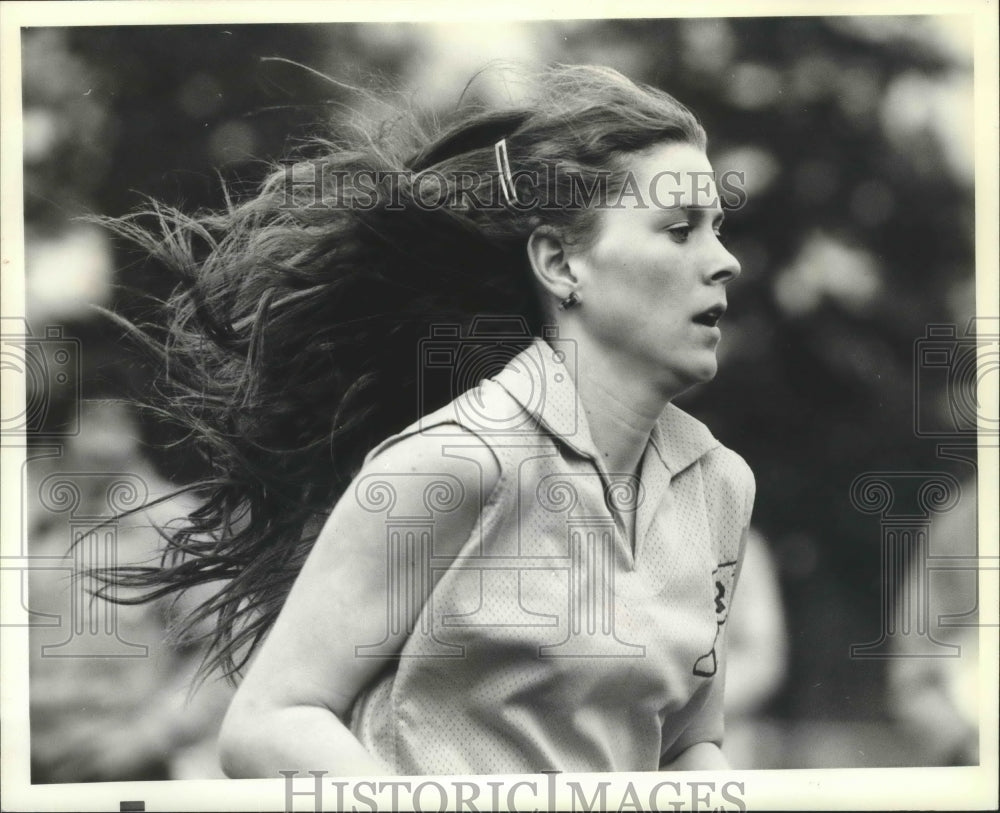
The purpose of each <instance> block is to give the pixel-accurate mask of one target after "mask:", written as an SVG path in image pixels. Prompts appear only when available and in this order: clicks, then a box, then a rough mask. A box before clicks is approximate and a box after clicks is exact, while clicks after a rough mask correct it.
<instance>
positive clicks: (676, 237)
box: [666, 223, 691, 243]
mask: <svg viewBox="0 0 1000 813" xmlns="http://www.w3.org/2000/svg"><path fill="white" fill-rule="evenodd" d="M666 231H667V234H669V235H670V238H671V239H672V240H673V241H674V242H675V243H686V242H687V239H688V237H690V236H691V226H690V225H689V224H688V223H678V224H676V225H674V226H671V227H670V228H669V229H667V230H666Z"/></svg>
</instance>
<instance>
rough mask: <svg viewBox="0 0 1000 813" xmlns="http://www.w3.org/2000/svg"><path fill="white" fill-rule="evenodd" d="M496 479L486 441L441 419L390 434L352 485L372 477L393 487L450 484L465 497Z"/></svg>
mask: <svg viewBox="0 0 1000 813" xmlns="http://www.w3.org/2000/svg"><path fill="white" fill-rule="evenodd" d="M499 479H500V464H499V462H498V460H497V456H496V454H495V452H494V451H493V450H492V449H491V447H490V445H489V444H488V443H487V442H486V440H484V439H483V438H481V437H480V436H479V435H478V434H476V433H475V432H472V431H470V430H469V429H467V428H466V427H463V426H461V425H460V424H457V423H441V424H435V425H432V426H428V427H424V428H415V429H413V430H411V431H404V432H402V433H400V434H398V435H394V436H392V437H391V438H389V439H387V440H386V441H385V442H383V443H381V444H379V446H377V447H376V448H375V449H374V450H373V451H372V452H371V453H370V454H369V455H368V457H367V459H366V461H365V465H364V466H363V467H362V469H361V471H360V472H359V474H358V476H357V477H356V478H355V484H356V488H358V487H361V486H363V485H368V484H370V483H372V482H373V481H378V482H384V483H387V484H390V485H391V486H392V487H393V489H394V491H395V492H397V493H398V492H400V491H403V492H406V493H407V495H408V496H411V498H412V495H411V494H410V493H411V492H415V491H417V490H420V489H421V488H423V489H426V488H432V487H433V486H434V484H435V483H444V484H450V485H452V486H454V487H456V488H458V489H459V490H460V491H462V492H463V493H464V494H465V496H466V499H468V498H470V497H476V496H482V495H486V494H489V492H490V491H492V490H493V488H494V487H495V486H496V484H497V481H498V480H499Z"/></svg>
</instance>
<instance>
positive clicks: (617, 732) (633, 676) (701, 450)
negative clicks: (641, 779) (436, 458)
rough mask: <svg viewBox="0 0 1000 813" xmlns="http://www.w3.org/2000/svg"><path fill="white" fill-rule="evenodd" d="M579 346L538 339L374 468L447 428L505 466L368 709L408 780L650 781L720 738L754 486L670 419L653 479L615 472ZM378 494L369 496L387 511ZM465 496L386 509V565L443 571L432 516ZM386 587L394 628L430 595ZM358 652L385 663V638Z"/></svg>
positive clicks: (660, 425)
mask: <svg viewBox="0 0 1000 813" xmlns="http://www.w3.org/2000/svg"><path fill="white" fill-rule="evenodd" d="M570 351H571V348H570V347H569V346H568V343H567V344H565V345H564V344H563V343H560V342H559V341H558V340H556V341H553V342H551V343H550V342H547V341H545V340H542V339H536V340H535V342H534V343H533V344H532V345H531V346H530V347H528V348H527V349H526V350H525V351H524V352H522V353H521V354H520V355H518V356H517V357H516V358H515V359H514V360H513V361H512V362H511V363H510V364H509V365H507V367H506V368H505V369H504V370H503V371H502V372H501V373H500V374H499V375H498V376H496V377H495V378H493V379H488V380H485V381H483V382H481V383H480V385H479V386H478V387H476V388H474V389H472V390H470V391H468V392H466V393H464V394H463V395H461V396H459V397H458V398H456V399H455V400H454V401H452V402H451V403H450V404H448V405H447V406H446V407H444V408H442V409H440V410H438V411H437V412H434V413H432V414H431V415H428V416H426V417H425V418H423V419H422V420H421V421H419V422H418V423H417V424H414V425H413V426H411V427H409V428H408V429H406V430H404V431H403V432H401V433H400V434H398V435H395V436H393V437H391V438H389V439H388V440H386V441H384V442H383V443H382V444H380V445H379V446H378V447H376V448H375V449H373V450H372V452H371V453H370V455H369V459H371V458H372V457H374V456H376V455H378V454H379V453H380V452H381V451H383V450H384V449H385V448H387V447H388V446H389V445H391V444H393V443H397V442H399V441H400V440H401V439H403V438H406V437H408V436H411V435H413V434H415V433H417V432H420V431H422V430H423V429H426V428H429V427H436V428H437V431H438V432H441V431H446V429H445V430H442V429H441V428H442V427H445V428H446V427H449V426H450V427H453V428H455V429H456V432H455V443H454V446H450V445H448V446H447V448H446V451H445V454H448V455H456V456H459V457H460V456H461V455H462V448H463V445H464V446H466V447H467V446H468V445H469V440H470V439H469V437H468V435H467V434H466V432H471V433H473V434H474V435H476V436H477V438H478V439H480V440H481V441H482V442H483V443H485V444H486V445H487V446H488V447H489V448H490V449H491V450H492V452H493V454H494V455H495V457H496V459H497V462H498V463H499V466H500V477H499V481H498V482H497V485H496V487H495V488H494V490H493V491H492V493H490V494H489V495H488V496H486V497H485V498H484V503H483V506H482V510H481V512H480V515H479V518H478V520H477V522H476V524H475V527H474V528H473V530H472V533H471V534H470V536H469V538H468V540H467V541H466V542H465V544H464V546H463V547H462V549H461V551H460V553H459V555H458V556H457V557H456V558H454V559H445V560H443V561H442V562H440V563H439V564H438V565H437V568H438V569H440V570H444V572H443V575H441V577H440V580H439V581H438V583H437V584H436V586H435V587H434V589H433V591H432V592H431V594H430V597H429V599H428V600H427V601H426V602H425V603H424V605H423V607H422V608H421V609H419V616H418V617H417V620H416V621H415V622H414V623H413V624H412V629H411V630H409V631H408V632H409V635H408V637H407V638H406V640H405V643H404V645H403V648H402V650H401V651H400V652H399V653H398V654H396V655H395V657H393V659H392V661H391V665H390V667H389V668H388V669H387V670H386V672H385V673H383V674H382V675H381V676H380V677H379V678H377V679H376V680H375V681H374V682H373V683H372V684H371V685H370V686H369V687H367V688H366V689H365V690H364V691H362V693H361V694H360V695H359V697H358V699H357V700H356V702H355V704H354V706H353V708H352V712H351V717H350V726H351V729H352V731H353V732H354V734H355V735H356V736H357V737H358V739H359V740H360V741H361V743H362V744H363V745H365V746H366V747H367V748H368V749H369V750H370V751H371V752H372V753H374V754H376V755H377V756H378V757H380V758H381V759H382V760H384V761H385V762H386V763H387V764H388V765H390V766H392V767H393V768H394V769H395V770H396V771H397V772H398V773H400V774H405V775H420V774H436V773H445V774H485V773H494V774H501V773H535V772H539V771H543V770H559V771H565V772H597V771H647V770H655V769H657V767H659V766H660V765H661V764H664V763H665V762H668V761H670V760H671V759H673V758H674V757H676V756H677V755H679V754H680V753H681V752H682V751H683V750H684V749H686V748H687V747H689V746H691V745H693V744H695V743H697V742H708V741H711V742H716V743H718V744H721V740H722V733H723V724H722V690H723V680H724V663H725V659H724V631H725V623H726V617H727V614H728V608H729V603H730V601H731V599H732V594H733V589H734V587H735V583H736V580H737V575H738V573H737V571H738V565H739V561H740V558H741V555H742V547H743V540H744V539H745V531H746V529H747V527H748V525H749V521H750V512H751V508H752V504H753V498H754V480H753V475H752V474H751V472H750V469H749V467H748V466H747V465H746V463H745V462H744V461H743V459H742V458H741V457H739V456H738V455H737V454H736V453H734V452H732V451H730V450H728V449H726V448H725V447H723V446H722V445H721V444H720V443H719V441H718V440H716V439H715V438H714V437H713V436H712V434H711V433H710V432H709V431H708V429H707V428H706V427H705V426H704V425H703V424H702V423H701V422H699V421H697V420H696V419H695V418H693V417H691V416H690V415H688V414H687V413H685V412H683V411H682V410H680V409H679V408H677V407H675V406H673V405H668V406H667V408H666V410H665V411H664V412H663V414H662V415H661V417H660V419H659V420H658V421H657V423H656V424H655V425H654V427H653V431H652V433H651V436H650V439H649V443H648V444H647V447H646V449H645V452H644V456H643V458H642V461H641V464H640V469H639V477H638V478H636V477H634V476H616V475H615V474H614V473H609V472H608V471H607V470H606V469H605V467H604V465H603V461H602V459H601V457H600V455H599V454H598V452H597V451H596V449H595V448H594V445H593V442H592V440H591V438H590V435H589V432H588V429H587V425H586V421H585V417H584V412H583V409H582V407H581V405H580V402H579V399H578V397H577V394H576V390H575V387H574V384H573V376H572V375H570V369H569V368H570V366H571V365H572V364H573V363H574V360H573V358H572V353H571V352H570ZM459 427H461V429H459ZM462 430H465V431H462ZM372 476H374V475H372ZM366 480H367V478H366V477H364V476H362V477H361V478H359V480H358V482H357V483H356V484H355V486H354V488H355V494H356V495H357V498H358V499H362V500H364V499H368V500H372V499H375V498H374V497H373V496H372V495H373V494H375V493H376V491H377V486H378V485H379V484H378V483H374V482H367V481H366ZM456 486H458V487H460V484H458V481H457V480H455V482H448V478H447V477H439V478H437V480H435V481H429V482H428V483H427V485H426V490H425V493H424V502H425V504H426V506H427V511H426V513H425V514H424V515H422V516H420V517H412V516H409V517H394V516H393V514H392V511H391V509H388V510H387V512H386V530H387V534H386V540H385V541H384V544H386V546H387V555H389V556H398V557H419V560H422V561H423V563H424V564H423V566H422V569H421V570H420V573H418V577H420V578H426V579H430V577H431V573H432V572H433V571H434V570H435V557H434V551H433V526H434V516H435V512H437V511H443V510H448V509H449V505H451V506H452V507H453V506H454V503H453V502H450V501H453V500H454V499H456V498H457V497H456V495H455V493H454V492H455V491H456ZM373 489H375V490H373ZM376 503H378V500H377V499H376ZM425 583H426V584H429V583H430V582H429V581H428V582H425ZM388 588H389V589H388V594H387V605H386V612H387V624H393V623H402V622H401V621H400V620H399V619H401V618H403V614H402V611H401V609H400V608H402V607H403V606H404V605H405V603H406V602H407V601H411V600H412V599H413V595H414V594H416V593H417V592H418V591H417V590H415V589H409V587H408V586H407V585H402V584H396V585H388ZM356 651H357V654H358V655H359V656H362V657H363V656H364V655H366V654H370V655H379V654H380V651H379V644H378V642H372V643H371V644H370V645H362V646H359V647H357V650H356ZM385 654H394V653H385Z"/></svg>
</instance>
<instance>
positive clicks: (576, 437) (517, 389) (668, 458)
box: [493, 338, 721, 475]
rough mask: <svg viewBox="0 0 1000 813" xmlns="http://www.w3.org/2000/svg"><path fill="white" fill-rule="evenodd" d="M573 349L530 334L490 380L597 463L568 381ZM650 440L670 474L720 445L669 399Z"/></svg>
mask: <svg viewBox="0 0 1000 813" xmlns="http://www.w3.org/2000/svg"><path fill="white" fill-rule="evenodd" d="M574 350H575V347H574V343H573V342H571V341H568V340H560V339H549V340H546V339H541V338H535V340H534V341H533V342H532V343H531V344H530V345H529V346H528V347H527V348H525V349H524V350H523V351H522V352H521V353H519V354H518V355H517V356H516V357H515V358H514V359H512V360H511V362H510V363H509V364H508V365H507V366H506V367H505V368H504V369H503V370H502V371H501V372H500V373H499V374H498V375H497V376H495V377H494V379H493V380H494V381H496V383H498V384H499V385H500V386H501V387H503V388H504V389H505V390H506V391H507V392H508V393H509V394H510V395H511V397H513V398H514V400H515V401H517V402H518V403H519V404H520V405H521V407H522V408H523V409H524V410H525V411H526V412H528V413H529V414H530V415H532V416H533V417H534V418H535V419H536V420H537V421H538V422H539V424H541V425H542V427H543V428H545V430H546V431H548V432H549V433H550V434H551V435H552V436H553V437H555V438H556V439H557V440H559V441H560V442H561V443H563V444H564V445H566V446H568V447H569V448H571V449H572V450H573V451H575V452H576V453H577V454H579V455H582V456H584V457H589V458H591V459H593V460H594V461H595V462H599V461H600V454H599V453H598V452H597V449H596V448H595V447H594V442H593V440H592V439H591V436H590V429H589V427H588V426H587V419H586V416H585V413H584V411H583V406H582V405H581V403H580V398H579V395H578V394H577V392H576V386H575V384H574V383H573V382H574V379H575V375H576V369H575V365H576V364H577V359H576V355H575V352H574ZM650 442H651V444H652V446H653V448H654V449H655V450H656V453H657V454H658V455H659V457H660V460H661V461H662V462H663V464H664V465H665V466H666V467H667V469H668V470H669V471H670V473H671V475H676V474H679V473H680V472H681V471H683V470H684V469H686V468H687V467H688V466H690V465H691V464H692V463H694V462H695V461H696V460H697V459H698V458H700V457H701V456H702V455H704V454H705V453H706V452H708V451H709V450H711V449H714V448H715V447H717V446H720V445H721V444H720V443H719V441H718V440H716V438H715V437H714V436H713V435H712V433H711V432H710V431H709V430H708V427H707V426H705V424H703V423H702V422H701V421H699V420H698V419H697V418H694V417H692V416H691V415H688V414H687V413H686V412H684V411H683V410H682V409H680V408H679V407H676V406H674V405H673V404H667V407H666V409H665V410H664V411H663V413H662V414H661V415H660V417H659V419H658V420H657V421H656V423H655V424H653V430H652V432H651V433H650Z"/></svg>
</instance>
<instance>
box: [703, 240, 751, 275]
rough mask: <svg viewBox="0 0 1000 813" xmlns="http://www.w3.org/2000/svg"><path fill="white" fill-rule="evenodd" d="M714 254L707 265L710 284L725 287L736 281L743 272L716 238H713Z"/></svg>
mask: <svg viewBox="0 0 1000 813" xmlns="http://www.w3.org/2000/svg"><path fill="white" fill-rule="evenodd" d="M715 247H716V254H715V255H713V257H712V258H711V262H710V263H709V265H708V269H709V273H708V278H709V281H710V282H714V283H719V284H721V285H725V284H727V283H730V282H732V281H733V280H734V279H736V278H737V277H738V276H739V275H740V272H741V271H742V270H743V269H742V267H741V266H740V261H739V260H737V259H736V258H735V257H734V256H733V255H732V253H731V252H730V251H729V249H727V248H726V247H725V246H724V245H723V244H722V241H721V240H719V238H718V237H716V238H715Z"/></svg>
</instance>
